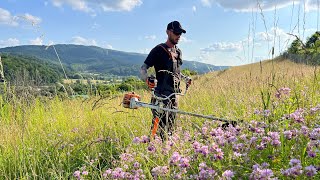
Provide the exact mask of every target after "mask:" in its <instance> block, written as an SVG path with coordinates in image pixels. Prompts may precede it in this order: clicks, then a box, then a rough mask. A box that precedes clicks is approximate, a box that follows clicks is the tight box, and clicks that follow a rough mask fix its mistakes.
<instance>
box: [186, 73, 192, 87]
mask: <svg viewBox="0 0 320 180" xmlns="http://www.w3.org/2000/svg"><path fill="white" fill-rule="evenodd" d="M191 83H192V79H191V78H190V77H189V76H188V77H187V78H186V86H187V89H188V88H189V87H190V86H191Z"/></svg>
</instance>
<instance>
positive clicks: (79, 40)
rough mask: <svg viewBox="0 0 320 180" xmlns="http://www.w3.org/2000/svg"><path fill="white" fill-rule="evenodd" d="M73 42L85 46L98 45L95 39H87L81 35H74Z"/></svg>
mask: <svg viewBox="0 0 320 180" xmlns="http://www.w3.org/2000/svg"><path fill="white" fill-rule="evenodd" d="M71 43H72V44H78V45H85V46H97V42H96V41H95V40H94V39H86V38H83V37H81V36H75V37H73V38H72V40H71Z"/></svg>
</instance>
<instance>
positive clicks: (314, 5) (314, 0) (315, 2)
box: [306, 0, 320, 11]
mask: <svg viewBox="0 0 320 180" xmlns="http://www.w3.org/2000/svg"><path fill="white" fill-rule="evenodd" d="M319 6H320V1H319V0H307V2H306V11H312V10H318V8H319Z"/></svg>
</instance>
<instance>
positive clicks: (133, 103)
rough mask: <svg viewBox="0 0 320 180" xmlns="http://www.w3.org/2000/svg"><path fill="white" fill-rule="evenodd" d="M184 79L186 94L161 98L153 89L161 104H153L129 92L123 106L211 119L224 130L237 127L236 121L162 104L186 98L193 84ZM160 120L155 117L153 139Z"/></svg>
mask: <svg viewBox="0 0 320 180" xmlns="http://www.w3.org/2000/svg"><path fill="white" fill-rule="evenodd" d="M183 78H184V80H185V82H186V89H185V91H184V93H172V94H170V95H169V96H165V97H160V96H157V95H156V94H155V92H154V89H153V90H152V91H151V95H152V97H153V98H154V99H156V100H157V101H158V102H159V103H155V104H153V103H145V102H141V97H140V95H138V94H136V93H135V92H129V93H126V94H125V95H124V98H123V101H122V105H123V107H125V108H130V109H138V108H139V107H145V108H150V109H154V110H156V111H157V112H159V113H163V112H172V113H178V114H184V115H188V116H194V117H199V118H205V119H211V120H214V121H220V122H223V123H224V124H223V125H222V128H223V129H225V128H226V127H228V126H229V125H232V126H236V125H237V121H234V120H229V119H224V118H219V117H214V116H210V115H203V114H197V113H192V112H186V111H182V110H179V109H176V108H168V107H166V106H164V103H162V102H163V101H166V100H170V98H171V97H172V96H184V95H185V94H186V93H187V90H188V88H189V86H190V84H191V79H190V78H188V77H187V76H184V77H183ZM159 119H160V118H159V117H155V119H154V126H153V129H152V131H151V135H152V136H153V137H154V135H155V134H156V132H157V129H158V125H159V121H160V120H159Z"/></svg>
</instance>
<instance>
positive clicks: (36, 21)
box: [17, 13, 42, 25]
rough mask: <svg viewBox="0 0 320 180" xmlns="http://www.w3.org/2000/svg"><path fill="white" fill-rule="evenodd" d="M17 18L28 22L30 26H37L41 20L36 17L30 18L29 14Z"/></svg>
mask: <svg viewBox="0 0 320 180" xmlns="http://www.w3.org/2000/svg"><path fill="white" fill-rule="evenodd" d="M17 17H18V18H22V19H24V20H26V21H29V22H30V23H31V24H32V25H38V24H40V23H41V21H42V20H41V18H39V17H36V16H32V15H31V14H29V13H26V14H24V15H20V16H17Z"/></svg>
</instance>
